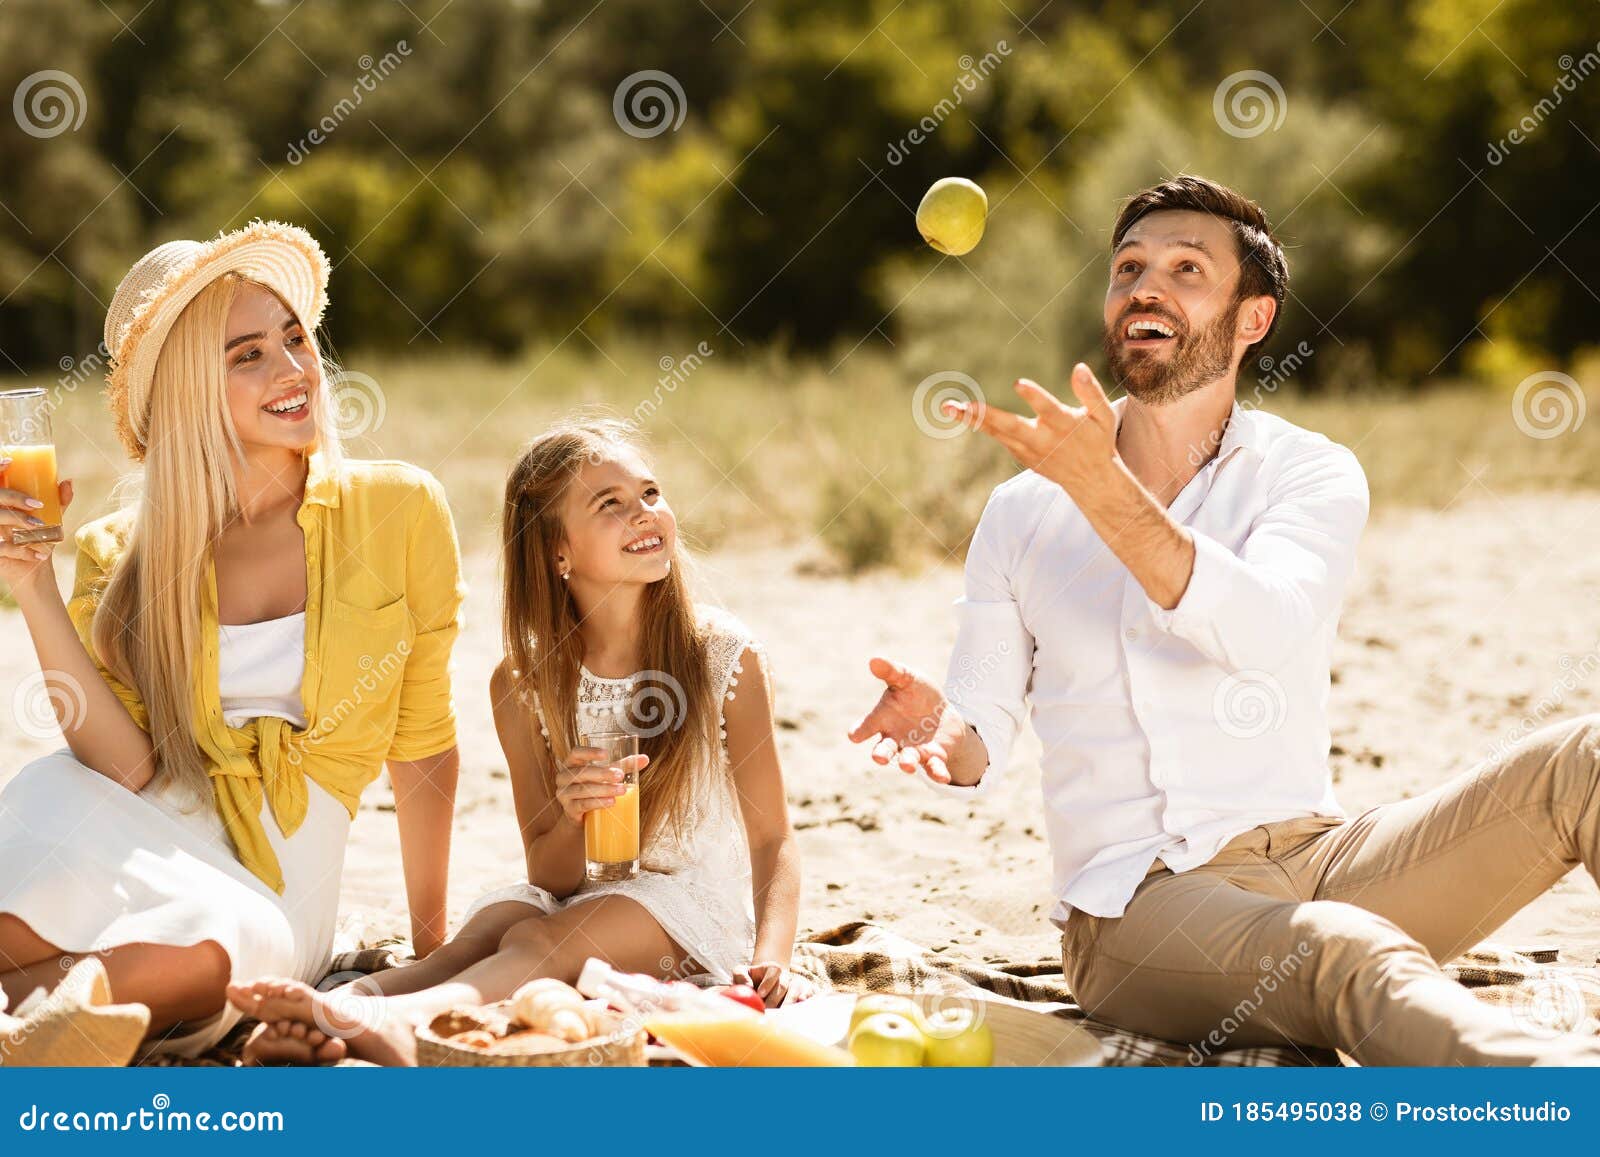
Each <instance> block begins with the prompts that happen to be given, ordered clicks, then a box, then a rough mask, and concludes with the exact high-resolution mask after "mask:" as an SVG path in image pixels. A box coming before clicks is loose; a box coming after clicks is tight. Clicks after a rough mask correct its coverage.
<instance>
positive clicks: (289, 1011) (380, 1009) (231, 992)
mask: <svg viewBox="0 0 1600 1157" xmlns="http://www.w3.org/2000/svg"><path fill="white" fill-rule="evenodd" d="M228 1000H229V1001H230V1002H231V1003H232V1004H233V1006H234V1007H235V1008H237V1009H239V1011H241V1012H243V1013H244V1014H245V1015H246V1016H253V1017H255V1018H257V1019H258V1020H262V1021H265V1022H268V1023H273V1022H278V1021H287V1022H289V1023H290V1024H291V1025H293V1024H298V1025H304V1026H305V1027H306V1029H308V1030H310V1029H316V1030H317V1031H318V1032H320V1033H321V1034H322V1035H323V1036H324V1037H329V1038H336V1039H337V1040H339V1041H342V1042H343V1043H344V1045H345V1047H346V1048H347V1049H348V1051H349V1053H350V1055H351V1056H354V1057H357V1058H359V1059H360V1060H364V1061H371V1062H372V1063H373V1064H375V1065H388V1066H399V1067H408V1068H409V1067H412V1066H415V1065H416V1063H417V1043H416V1038H415V1037H414V1036H413V1035H412V1031H411V1026H410V1025H409V1024H407V1023H405V1021H403V1020H402V1019H401V1018H400V1017H398V1016H394V1015H392V1014H391V1013H390V1010H389V1006H388V1003H387V1002H386V1001H385V1000H384V999H383V998H382V997H374V996H362V995H359V994H357V993H353V992H350V991H349V990H348V988H342V989H335V990H334V991H333V992H318V991H317V990H316V989H314V988H312V987H311V986H310V985H308V984H302V983H301V982H300V981H298V980H257V981H254V982H252V983H250V984H230V985H229V986H228ZM264 1043H265V1042H263V1044H264Z"/></svg>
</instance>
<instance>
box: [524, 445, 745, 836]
mask: <svg viewBox="0 0 1600 1157" xmlns="http://www.w3.org/2000/svg"><path fill="white" fill-rule="evenodd" d="M624 449H626V450H632V451H634V452H635V453H638V452H639V445H638V441H637V438H636V436H635V433H634V430H633V428H632V427H631V426H629V425H628V424H626V423H624V422H621V421H618V420H616V419H610V418H596V419H587V420H586V419H581V418H580V419H577V420H572V421H568V422H564V423H561V424H559V425H557V426H555V427H553V428H552V429H550V430H548V431H547V432H545V433H544V434H542V435H540V436H539V437H538V438H536V439H534V440H533V442H531V443H530V444H529V445H528V447H527V448H526V449H525V450H524V451H523V452H522V455H521V456H520V457H519V458H518V459H517V462H516V464H515V465H514V466H513V467H512V468H511V475H510V477H509V478H508V479H507V481H506V496H505V507H504V516H503V521H502V533H503V536H504V552H505V600H504V606H505V620H504V634H505V640H504V643H505V651H506V656H507V659H508V660H509V662H508V664H507V665H508V667H509V668H510V673H511V678H512V680H513V683H514V685H515V687H516V689H517V692H518V695H519V697H520V699H521V700H522V702H523V703H525V704H528V705H529V707H530V709H531V707H532V705H533V703H534V696H537V702H538V705H539V707H540V709H541V711H542V714H543V716H544V723H545V729H546V731H547V732H548V733H549V738H550V750H551V754H552V755H553V756H554V760H553V762H552V764H551V768H550V782H549V783H548V784H547V785H546V786H547V788H548V789H549V790H550V792H551V793H552V794H554V791H555V784H554V778H553V776H554V771H555V768H557V767H560V766H562V765H563V764H565V762H566V760H567V756H568V754H569V753H570V752H571V750H572V748H573V747H575V746H577V740H578V737H577V697H578V680H579V675H580V667H581V666H582V663H583V635H582V633H581V631H580V629H579V628H580V618H579V613H578V608H577V605H576V603H575V602H574V601H573V598H572V593H571V591H570V590H569V589H568V587H567V584H566V583H565V582H563V581H562V579H561V575H560V572H559V570H558V569H557V566H556V555H557V553H558V552H559V550H560V548H561V543H562V541H563V539H564V537H565V534H564V531H563V528H562V523H561V506H562V499H563V497H564V496H565V494H566V492H567V488H568V487H569V486H570V485H571V484H572V482H573V480H574V479H575V478H576V477H577V476H578V472H579V471H580V470H581V469H582V467H583V466H584V464H585V463H588V462H601V461H608V460H610V459H612V458H614V457H615V456H616V455H617V453H618V452H619V451H621V450H624ZM684 564H685V554H684V551H683V550H682V547H681V545H680V548H679V550H678V554H677V557H676V558H675V559H674V560H673V564H672V569H671V571H670V572H669V573H668V575H667V577H666V578H664V579H662V580H661V581H659V582H655V583H651V584H650V585H649V586H648V587H647V588H646V589H645V595H644V599H643V603H642V609H641V613H642V615H643V622H642V623H641V624H640V636H641V640H642V650H643V653H642V655H641V659H642V661H643V663H644V671H643V672H642V674H641V677H640V680H639V682H638V683H637V684H636V685H635V687H634V690H633V695H632V700H631V702H630V703H629V714H630V716H631V719H630V724H631V729H633V730H637V731H638V732H639V734H640V750H641V751H643V752H644V753H645V754H646V755H648V756H649V757H650V763H649V766H648V767H646V768H645V770H644V772H643V774H641V776H640V777H639V786H640V794H639V806H640V809H641V812H640V815H641V821H642V823H643V827H644V833H645V837H646V838H647V839H648V838H649V837H650V836H653V835H655V834H658V833H660V834H663V835H669V836H672V835H678V834H681V833H683V832H684V831H685V830H686V827H687V821H688V819H689V816H690V814H691V812H692V810H693V805H694V801H695V797H696V794H697V793H698V792H699V791H700V790H702V788H703V785H702V783H701V777H702V775H704V774H705V773H706V772H707V770H708V769H712V768H715V767H717V766H718V762H717V760H716V758H715V756H716V753H717V752H718V751H719V750H720V747H721V738H720V733H719V732H720V725H719V722H718V720H719V718H720V713H719V712H718V710H717V708H718V704H717V703H716V701H715V700H716V695H717V692H716V689H715V688H713V687H712V685H711V675H710V671H709V670H708V669H707V654H706V640H705V636H704V633H703V631H702V628H701V626H700V624H699V621H698V616H697V614H696V611H695V605H694V600H693V597H692V595H691V592H690V584H689V581H688V578H687V576H686V575H685V574H684Z"/></svg>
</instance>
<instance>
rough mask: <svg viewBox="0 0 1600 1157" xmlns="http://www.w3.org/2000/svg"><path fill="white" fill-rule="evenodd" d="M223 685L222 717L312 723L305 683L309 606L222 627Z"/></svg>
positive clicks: (238, 722)
mask: <svg viewBox="0 0 1600 1157" xmlns="http://www.w3.org/2000/svg"><path fill="white" fill-rule="evenodd" d="M217 632H218V639H217V643H218V646H217V684H218V686H217V690H218V691H219V692H220V693H221V699H222V718H223V721H224V722H225V723H227V725H228V726H229V727H240V726H242V725H243V724H244V723H245V722H246V721H247V720H250V719H254V718H256V717H257V716H261V715H273V716H277V717H278V718H280V719H287V720H289V722H291V723H293V724H294V725H295V726H296V727H299V728H303V727H305V725H306V711H305V705H304V704H303V703H302V702H301V699H300V683H301V680H302V679H303V678H304V677H305V670H306V654H305V648H306V616H305V612H304V611H300V612H297V613H296V614H292V615H285V616H284V617H283V618H281V619H267V620H266V621H265V622H261V623H240V624H237V625H233V626H229V625H227V624H223V625H221V626H219V627H218V628H217Z"/></svg>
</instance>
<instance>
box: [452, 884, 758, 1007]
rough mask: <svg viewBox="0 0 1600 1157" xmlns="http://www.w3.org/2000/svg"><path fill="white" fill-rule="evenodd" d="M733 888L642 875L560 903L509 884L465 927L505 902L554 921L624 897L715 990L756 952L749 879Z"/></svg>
mask: <svg viewBox="0 0 1600 1157" xmlns="http://www.w3.org/2000/svg"><path fill="white" fill-rule="evenodd" d="M729 882H730V883H732V884H733V888H731V889H729V888H727V887H719V886H707V885H706V883H704V882H702V881H699V880H695V879H692V878H688V877H686V876H683V875H678V874H668V873H665V872H651V871H641V872H640V873H639V874H638V875H637V876H635V877H634V878H633V879H631V880H618V881H615V882H609V883H603V884H602V883H596V884H590V883H585V884H582V885H580V886H579V890H578V891H576V892H574V893H573V894H572V895H571V896H568V897H567V898H566V899H565V900H558V899H557V898H556V897H555V896H554V895H553V894H552V893H550V892H548V891H546V890H545V889H543V888H540V887H538V886H536V885H534V884H526V883H524V884H511V885H508V886H507V887H504V888H497V889H495V890H494V891H493V892H490V893H489V894H488V895H486V896H482V897H480V898H479V899H478V900H477V901H476V902H475V903H474V904H473V905H472V907H471V908H469V909H467V914H466V916H465V917H463V919H462V923H463V924H464V923H466V921H468V920H470V919H472V917H473V916H475V915H477V914H478V913H479V912H481V911H482V910H483V909H485V908H487V907H488V906H489V905H491V904H503V903H506V902H507V901H515V902H516V903H519V904H527V905H528V906H530V907H532V908H536V909H538V910H539V911H540V912H542V913H543V914H544V915H546V916H552V915H554V914H555V913H557V912H559V911H561V910H562V909H563V908H569V907H571V906H572V905H574V904H582V903H584V902H586V901H588V900H598V899H599V898H600V897H602V896H626V897H628V898H629V899H630V900H633V901H635V902H636V903H638V904H639V905H641V906H642V907H643V908H644V909H645V910H646V911H648V912H649V913H650V915H651V916H653V917H654V918H655V921H656V923H658V924H660V925H661V927H662V929H663V931H665V932H666V934H667V935H668V936H670V937H672V939H673V941H674V942H675V943H676V944H677V945H678V947H679V948H682V949H683V950H684V952H685V953H686V954H687V955H688V956H689V958H690V960H692V961H693V962H694V963H696V964H698V965H699V967H700V968H701V969H702V970H704V972H705V973H706V974H707V975H709V976H710V977H712V978H713V980H714V981H715V982H716V983H717V984H732V983H733V973H734V972H735V971H737V970H742V969H744V968H747V967H749V965H750V957H751V953H752V952H753V951H754V949H755V920H754V917H753V913H752V911H751V904H750V901H749V899H748V897H749V878H748V877H745V878H744V879H743V880H740V879H739V878H738V877H734V878H733V879H732V880H731V881H729ZM740 885H743V896H742V897H741V895H740ZM741 901H742V902H741Z"/></svg>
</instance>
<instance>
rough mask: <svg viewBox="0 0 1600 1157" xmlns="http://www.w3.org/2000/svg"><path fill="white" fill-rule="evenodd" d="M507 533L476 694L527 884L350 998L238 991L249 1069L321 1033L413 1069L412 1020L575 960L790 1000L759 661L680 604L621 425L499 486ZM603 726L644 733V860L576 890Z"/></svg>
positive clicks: (604, 788)
mask: <svg viewBox="0 0 1600 1157" xmlns="http://www.w3.org/2000/svg"><path fill="white" fill-rule="evenodd" d="M503 529H504V536H505V542H504V551H505V557H504V562H505V620H504V623H505V645H506V658H505V660H504V662H502V663H501V665H500V666H499V668H498V669H497V670H496V671H495V672H494V675H493V677H492V679H491V680H490V692H491V697H492V700H493V706H494V717H495V725H496V728H497V729H498V731H499V735H500V741H501V745H502V746H503V748H504V750H505V755H506V762H507V764H508V767H509V769H510V773H511V783H512V793H513V796H514V798H515V801H516V809H517V819H518V822H519V825H520V828H521V832H522V844H523V856H524V860H525V863H526V869H527V883H523V884H517V885H515V886H513V887H510V888H505V889H502V890H500V891H497V892H493V893H491V894H489V895H487V896H485V897H483V899H481V900H480V901H479V902H478V903H477V904H476V905H474V906H473V908H472V909H471V910H470V911H469V913H468V915H467V918H466V921H465V924H464V926H463V927H462V929H461V931H460V932H459V933H458V934H457V936H456V937H455V939H454V940H452V941H451V942H450V943H449V944H447V945H445V946H444V947H443V948H441V949H440V950H439V951H437V952H435V953H434V954H433V955H432V956H431V957H429V958H428V959H426V960H424V961H420V962H418V963H416V964H411V965H407V966H405V967H402V968H399V969H395V970H393V971H391V972H386V973H381V974H379V975H377V976H375V977H372V978H369V979H367V980H364V981H361V982H358V985H359V987H357V986H347V987H346V989H344V990H335V991H334V992H332V993H327V994H319V993H316V992H314V991H313V990H311V989H310V988H309V987H307V986H306V985H304V984H299V983H296V982H292V981H272V982H262V983H258V984H252V985H242V986H236V987H235V988H234V989H233V990H231V992H230V995H231V997H232V999H233V1000H234V1001H235V1003H236V1004H237V1005H238V1006H239V1007H240V1008H241V1009H242V1010H244V1011H245V1012H247V1013H249V1014H251V1015H255V1016H258V1017H260V1018H261V1019H262V1020H263V1021H264V1022H266V1023H267V1026H268V1031H267V1035H266V1037H265V1039H263V1040H262V1041H261V1042H260V1048H259V1049H258V1052H257V1055H258V1056H261V1057H264V1058H270V1059H277V1060H284V1059H297V1060H300V1061H302V1062H310V1061H311V1060H313V1059H326V1055H327V1051H326V1050H324V1052H323V1053H322V1054H321V1055H319V1056H317V1057H315V1058H314V1057H313V1056H312V1052H311V1050H310V1049H309V1048H308V1047H307V1046H306V1045H305V1044H304V1043H303V1040H302V1039H301V1038H300V1036H299V1035H298V1034H302V1033H306V1032H309V1031H310V1030H311V1029H312V1028H313V1027H320V1028H321V1030H323V1031H328V1030H329V1029H332V1030H333V1033H334V1035H335V1037H336V1038H342V1039H343V1040H344V1041H345V1042H346V1043H347V1044H348V1046H349V1050H350V1051H351V1052H353V1053H354V1054H355V1055H356V1056H358V1057H361V1058H364V1059H367V1060H371V1061H375V1062H377V1063H380V1064H411V1063H414V1059H415V1048H414V1044H413V1041H412V1026H414V1025H415V1024H417V1023H419V1022H422V1021H426V1020H427V1019H429V1018H431V1017H432V1016H433V1015H434V1014H436V1013H437V1012H439V1011H441V1010H443V1009H445V1008H448V1007H451V1006H454V1005H461V1004H480V1003H485V1002H491V1001H496V1000H501V999H504V998H506V997H508V996H510V995H511V993H512V992H513V991H514V990H515V989H516V988H518V987H519V986H520V985H522V984H523V983H525V982H526V981H528V980H531V979H533V978H534V977H540V976H549V977H556V978H558V979H561V980H565V981H567V982H569V983H570V982H572V981H574V980H576V979H577V976H578V972H579V970H580V969H581V968H582V966H583V962H584V961H585V960H586V959H587V958H589V957H590V956H598V957H600V958H602V959H604V960H606V961H608V962H609V963H611V964H612V965H614V966H616V967H619V968H622V969H625V970H627V971H632V972H645V973H650V974H652V975H655V976H671V975H682V974H690V973H700V972H704V973H709V974H711V975H712V976H713V977H714V978H715V979H716V980H717V981H719V982H721V983H732V982H735V981H738V982H744V983H749V984H752V985H754V986H755V987H756V989H757V991H758V992H759V993H760V994H761V996H762V998H763V999H764V1000H765V1001H766V1002H767V1003H768V1004H769V1005H776V1004H778V1003H780V1002H781V1001H783V1000H784V999H785V998H786V996H788V995H789V994H790V992H791V988H792V983H791V978H790V973H789V959H790V952H791V950H792V948H793V944H794V934H795V921H796V918H797V910H798V906H799V899H800V867H799V862H798V857H797V854H796V848H795V841H794V834H793V830H792V828H791V827H790V824H789V816H788V809H787V806H786V804H785V801H784V789H783V776H782V772H781V770H780V768H779V764H778V753H777V745H776V743H775V742H774V738H773V724H772V705H771V697H770V692H769V686H768V681H767V672H766V667H765V663H764V661H763V658H762V654H761V652H760V650H759V649H758V646H757V644H756V643H755V642H754V640H752V639H751V637H750V634H749V632H748V631H747V630H746V629H745V627H744V626H743V624H742V623H740V622H739V621H738V620H737V619H735V618H734V617H733V616H732V615H730V614H728V613H726V612H724V611H719V610H715V609H712V608H709V607H697V606H696V605H695V604H694V602H693V601H692V598H691V596H690V592H689V584H688V582H687V581H686V578H685V576H684V573H683V565H682V564H683V559H682V557H681V555H680V553H679V550H678V528H677V520H676V518H675V516H674V515H673V512H672V507H671V506H669V505H668V503H667V500H666V497H665V496H664V495H663V494H662V491H661V487H660V485H659V484H658V483H657V482H656V480H655V478H654V476H653V474H652V473H651V470H650V467H649V466H648V465H647V464H646V463H645V461H644V460H643V458H642V457H641V456H640V453H639V451H638V449H637V446H636V444H635V442H634V441H633V438H632V434H631V431H630V429H629V427H627V426H626V425H624V424H623V423H621V422H617V421H612V420H597V421H578V422H572V423H568V424H563V425H561V426H558V427H557V428H555V429H552V430H551V431H549V432H548V433H546V434H544V435H543V436H542V437H540V438H538V439H536V440H535V441H534V442H533V443H532V445H530V446H529V447H528V448H527V450H526V451H525V452H524V453H523V455H522V457H521V458H520V459H519V460H518V462H517V464H516V465H515V467H513V469H512V471H511V476H510V479H509V481H508V482H507V485H506V499H505V517H504V528H503ZM618 716H625V717H627V718H628V719H629V721H630V723H631V728H632V729H633V730H635V731H638V732H640V733H641V735H642V740H641V750H642V752H643V755H642V756H639V757H635V762H636V763H637V764H638V765H639V766H641V767H642V768H643V770H642V772H641V774H640V776H639V784H640V807H641V817H642V826H643V847H642V857H641V865H640V871H639V873H638V875H637V876H635V877H634V878H632V879H629V880H622V881H617V882H611V883H591V882H588V881H586V880H585V871H584V866H585V857H584V833H583V822H584V816H585V814H586V813H588V812H590V811H594V810H596V809H599V808H607V807H610V806H612V804H613V801H614V800H615V799H616V798H617V796H618V795H620V794H621V792H622V790H623V789H622V787H621V786H620V785H619V783H618V782H617V779H618V778H620V776H619V775H618V774H617V773H616V772H615V771H612V770H609V769H608V768H606V767H605V766H604V760H603V753H602V752H600V751H597V750H594V749H592V748H585V747H582V746H580V745H579V741H578V735H579V728H580V727H582V726H584V724H585V721H589V720H597V721H599V722H600V723H602V724H603V723H604V721H605V720H607V719H612V718H616V717H618ZM364 993H377V994H379V995H378V996H376V997H374V996H368V995H362V994H364ZM330 1043H331V1044H337V1040H336V1041H333V1042H330Z"/></svg>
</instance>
